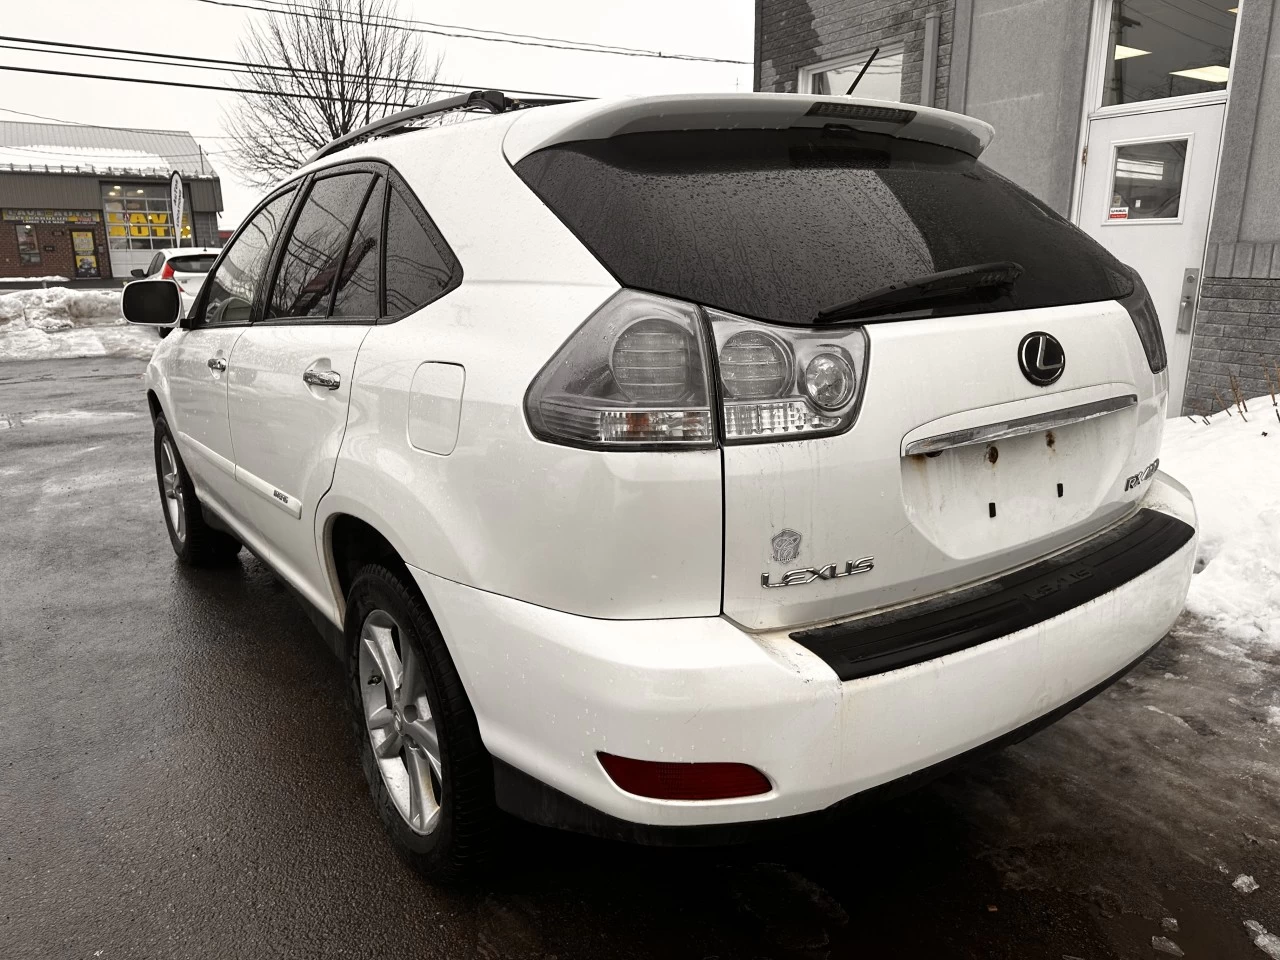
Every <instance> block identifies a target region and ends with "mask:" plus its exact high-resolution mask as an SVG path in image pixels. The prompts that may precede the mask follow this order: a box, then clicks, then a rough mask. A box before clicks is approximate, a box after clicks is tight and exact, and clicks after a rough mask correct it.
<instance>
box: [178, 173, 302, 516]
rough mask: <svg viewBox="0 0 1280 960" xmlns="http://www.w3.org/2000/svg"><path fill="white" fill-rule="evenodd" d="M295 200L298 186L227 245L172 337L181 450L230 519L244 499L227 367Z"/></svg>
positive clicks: (258, 214) (274, 199) (251, 220)
mask: <svg viewBox="0 0 1280 960" xmlns="http://www.w3.org/2000/svg"><path fill="white" fill-rule="evenodd" d="M293 194H294V190H293V188H292V187H290V188H289V189H287V190H284V191H282V192H281V193H278V194H276V195H275V196H274V197H272V198H270V199H269V200H268V201H267V203H266V204H264V205H263V207H262V208H261V209H260V210H258V211H256V212H255V213H254V214H253V215H252V216H251V217H250V218H249V219H248V220H247V221H246V222H245V225H244V227H242V228H241V230H240V232H239V233H237V234H236V236H235V237H234V238H232V240H231V242H230V243H229V244H228V246H227V249H226V252H225V254H224V255H223V257H222V260H221V262H220V263H219V264H218V268H217V270H216V271H215V272H214V274H213V277H212V278H211V280H210V284H209V292H208V295H207V296H206V297H205V299H204V301H203V303H202V304H200V305H198V306H197V308H196V309H197V312H196V315H195V316H193V317H192V319H191V327H190V329H187V330H178V331H175V334H176V335H174V336H171V337H170V338H169V343H170V345H169V347H168V351H169V352H168V355H167V358H166V361H165V372H166V378H167V380H168V384H169V396H170V400H171V406H170V410H169V415H170V418H171V422H170V426H171V427H172V428H173V429H174V430H175V431H176V432H177V440H178V449H179V451H180V452H181V454H182V459H183V462H184V463H185V464H186V467H187V470H188V471H189V472H190V473H191V475H192V477H193V478H194V479H195V482H196V485H197V486H198V488H199V489H200V493H201V495H202V496H206V497H209V498H210V499H212V500H214V501H215V502H216V503H217V504H218V505H219V506H221V507H222V508H223V509H224V510H227V511H229V512H232V513H234V512H236V504H237V501H238V499H239V498H238V490H237V488H236V484H235V479H234V478H235V458H234V452H233V450H232V447H231V425H230V421H229V419H228V415H227V365H228V363H229V361H230V357H231V351H232V349H233V348H234V347H235V344H236V341H237V340H239V339H240V336H241V335H242V334H243V333H244V332H245V331H246V330H247V329H248V327H249V321H250V317H251V315H252V310H253V304H254V301H255V299H256V298H257V297H259V296H260V295H261V292H262V291H261V288H262V286H263V283H264V281H265V280H266V277H267V267H268V264H269V262H270V255H271V249H272V244H273V243H274V242H275V239H276V236H277V235H278V234H279V232H280V230H281V228H282V227H283V225H284V221H285V217H286V214H287V213H288V211H289V206H290V204H291V203H292V201H293Z"/></svg>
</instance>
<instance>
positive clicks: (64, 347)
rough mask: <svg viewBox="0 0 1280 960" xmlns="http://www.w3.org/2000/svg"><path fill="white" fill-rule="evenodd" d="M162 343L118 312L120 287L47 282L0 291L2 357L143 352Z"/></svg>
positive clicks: (148, 352) (141, 354)
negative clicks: (86, 287) (36, 286)
mask: <svg viewBox="0 0 1280 960" xmlns="http://www.w3.org/2000/svg"><path fill="white" fill-rule="evenodd" d="M157 343H159V338H158V337H156V335H155V332H154V331H153V330H149V329H147V328H145V327H133V326H130V325H129V324H127V323H126V322H125V320H124V318H123V317H122V316H121V315H120V291H119V290H78V289H71V288H69V287H49V288H47V289H39V290H17V291H15V292H13V293H0V360H49V359H55V358H61V357H104V356H112V357H139V358H142V359H146V358H148V357H150V356H151V352H152V351H153V350H154V349H155V347H156V344H157Z"/></svg>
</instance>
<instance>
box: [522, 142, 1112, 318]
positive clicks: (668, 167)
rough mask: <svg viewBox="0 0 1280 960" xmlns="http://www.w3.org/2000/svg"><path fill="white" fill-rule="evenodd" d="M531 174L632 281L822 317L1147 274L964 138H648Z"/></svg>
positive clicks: (537, 161) (1095, 289)
mask: <svg viewBox="0 0 1280 960" xmlns="http://www.w3.org/2000/svg"><path fill="white" fill-rule="evenodd" d="M516 172H517V173H518V174H519V175H520V177H521V178H522V179H523V180H524V181H525V183H526V184H528V185H529V187H530V188H531V189H533V190H534V192H536V193H537V194H538V196H540V197H541V198H542V199H543V201H544V202H545V203H546V204H547V205H548V206H549V207H550V208H551V209H552V210H553V211H555V213H556V214H557V215H558V216H559V217H560V218H561V219H562V220H563V221H564V222H565V224H566V225H567V226H568V227H569V228H570V229H571V230H573V231H574V232H575V233H576V234H577V235H578V237H579V238H580V239H581V240H582V241H583V242H584V243H585V244H586V245H587V246H588V247H589V248H590V249H591V251H592V252H593V253H594V254H595V255H596V256H597V257H598V258H599V259H600V261H601V262H602V263H603V264H604V265H605V266H606V267H607V268H608V269H609V270H611V271H612V272H613V274H614V275H615V276H616V277H617V278H618V280H619V282H620V283H622V284H623V285H625V286H628V287H635V288H638V289H642V290H649V291H652V292H654V293H661V294H666V295H668V296H672V297H678V298H680V299H683V300H690V301H693V302H695V303H701V304H704V305H707V306H713V307H718V308H720V309H722V310H727V311H730V312H732V313H737V314H741V315H744V316H748V317H755V318H757V319H761V320H769V321H774V322H777V323H787V324H797V325H800V324H809V323H811V322H812V321H813V318H814V315H815V314H816V313H817V312H818V311H819V310H821V309H823V308H825V307H831V306H834V305H836V304H840V303H843V302H845V301H848V300H852V299H854V298H856V297H860V296H864V295H866V294H868V293H870V292H872V291H875V290H879V289H881V288H883V287H885V286H887V285H889V284H895V283H905V282H909V281H911V280H914V279H918V278H920V277H921V276H924V275H927V274H930V273H934V272H937V271H942V270H951V269H955V268H959V267H967V266H972V265H975V264H982V263H992V262H996V261H1007V260H1011V261H1014V262H1016V263H1018V264H1019V265H1021V266H1022V268H1023V271H1024V272H1023V273H1022V275H1021V277H1020V278H1019V279H1018V280H1017V282H1016V283H1015V284H1014V285H1013V286H1012V288H1011V290H1010V291H1009V292H1008V293H1007V294H1006V295H1001V296H999V297H996V298H994V299H989V300H988V301H987V302H984V303H980V304H974V303H972V302H968V303H962V304H958V305H955V306H951V307H938V308H935V309H933V310H930V311H925V312H926V313H928V314H929V315H935V316H936V315H945V314H948V313H953V314H954V313H975V312H988V311H997V310H1022V309H1027V308H1030V307H1047V306H1057V305H1061V304H1069V303H1086V302H1090V301H1097V300H1113V299H1117V298H1120V297H1123V296H1125V295H1127V294H1128V293H1129V292H1130V291H1131V290H1132V281H1131V280H1130V279H1129V276H1128V275H1127V273H1125V271H1124V268H1123V267H1122V266H1121V265H1120V264H1119V262H1118V261H1116V260H1115V259H1114V258H1113V257H1112V256H1111V255H1110V254H1108V253H1107V252H1106V251H1105V250H1103V248H1102V247H1101V246H1099V245H1098V244H1097V243H1096V242H1094V241H1093V240H1092V239H1090V238H1089V237H1087V236H1086V235H1085V234H1084V233H1083V232H1081V231H1080V230H1078V229H1076V228H1075V227H1073V226H1072V225H1071V224H1069V223H1067V222H1066V221H1065V220H1063V219H1062V218H1061V217H1059V216H1058V215H1057V214H1056V213H1054V212H1053V211H1052V210H1050V209H1049V208H1048V207H1046V206H1045V205H1044V204H1042V203H1040V202H1039V201H1038V200H1036V199H1035V198H1034V197H1032V196H1031V195H1030V194H1028V193H1027V192H1026V191H1024V190H1022V189H1020V188H1019V187H1017V186H1015V185H1014V184H1012V183H1011V182H1009V181H1008V180H1006V179H1005V178H1004V177H1001V176H1000V175H999V174H997V173H995V172H994V171H992V170H991V169H989V168H988V167H985V166H984V165H983V164H981V163H979V162H978V161H977V160H975V159H974V158H973V157H971V156H969V155H968V154H965V153H962V152H960V151H958V150H954V149H951V148H949V147H940V146H936V145H933V144H925V143H919V142H915V141H908V140H897V139H894V138H892V137H888V136H884V135H879V134H864V133H856V132H854V131H852V130H851V129H849V128H848V127H827V128H825V129H804V130H742V131H728V130H713V131H680V132H662V133H634V134H626V135H623V136H618V137H613V138H611V139H608V140H583V141H575V142H572V143H564V144H558V145H556V146H552V147H547V148H545V149H543V150H539V151H537V152H536V153H533V154H530V155H529V156H527V157H525V158H524V159H523V160H521V161H519V163H517V164H516Z"/></svg>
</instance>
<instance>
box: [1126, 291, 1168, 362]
mask: <svg viewBox="0 0 1280 960" xmlns="http://www.w3.org/2000/svg"><path fill="white" fill-rule="evenodd" d="M1129 274H1130V276H1132V277H1133V292H1132V293H1130V294H1129V295H1128V296H1127V297H1125V298H1124V299H1123V300H1121V301H1120V303H1121V305H1122V306H1123V307H1124V308H1125V309H1126V310H1128V311H1129V316H1130V317H1131V318H1132V319H1133V325H1134V327H1136V328H1137V331H1138V339H1139V340H1141V341H1142V349H1143V351H1144V352H1145V353H1146V355H1147V366H1149V367H1150V368H1151V372H1152V373H1159V372H1160V371H1162V370H1163V369H1164V368H1165V367H1167V366H1168V365H1169V359H1168V355H1167V354H1166V353H1165V349H1164V334H1163V333H1162V332H1161V330H1160V317H1159V315H1158V314H1157V313H1156V307H1155V304H1154V303H1152V302H1151V294H1149V293H1148V292H1147V285H1146V284H1145V283H1143V282H1142V277H1140V276H1139V275H1138V271H1137V270H1133V269H1130V271H1129Z"/></svg>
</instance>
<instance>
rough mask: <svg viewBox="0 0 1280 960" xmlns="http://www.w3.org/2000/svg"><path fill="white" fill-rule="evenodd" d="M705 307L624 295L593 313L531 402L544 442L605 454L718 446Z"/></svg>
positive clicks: (536, 386)
mask: <svg viewBox="0 0 1280 960" xmlns="http://www.w3.org/2000/svg"><path fill="white" fill-rule="evenodd" d="M710 396H711V390H710V388H709V386H708V383H707V348H706V338H705V337H704V336H703V333H702V324H701V322H700V320H699V317H698V308H697V307H694V306H691V305H689V304H686V303H681V302H680V301H678V300H668V299H667V298H665V297H655V296H651V295H649V294H646V293H639V292H636V291H634V290H623V291H621V292H620V293H618V294H617V295H616V296H614V297H612V298H611V299H610V300H609V301H608V302H607V303H605V305H604V306H603V307H601V308H600V309H599V310H597V311H596V312H595V313H594V314H592V315H591V317H590V319H588V320H587V322H586V323H584V324H583V325H582V326H581V327H580V328H578V330H577V332H576V333H574V335H573V336H572V337H570V338H569V340H568V342H567V343H566V344H565V345H564V346H563V347H561V348H560V351H559V352H558V353H557V354H556V355H555V356H554V357H552V358H551V362H550V363H548V364H547V365H546V366H545V367H543V368H542V372H541V373H539V374H538V376H537V378H535V379H534V381H533V384H532V385H531V386H530V387H529V392H528V394H527V395H526V396H525V412H526V413H527V415H528V417H529V425H530V427H531V428H532V429H533V432H534V434H535V435H537V436H539V437H541V438H542V439H544V440H550V441H553V442H555V443H567V444H571V445H575V446H588V447H596V448H605V449H633V450H634V449H644V448H650V447H653V446H655V445H656V446H661V447H662V448H663V449H667V448H671V447H711V446H714V445H715V424H714V423H713V420H712V414H711V403H710V399H709V398H710Z"/></svg>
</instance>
